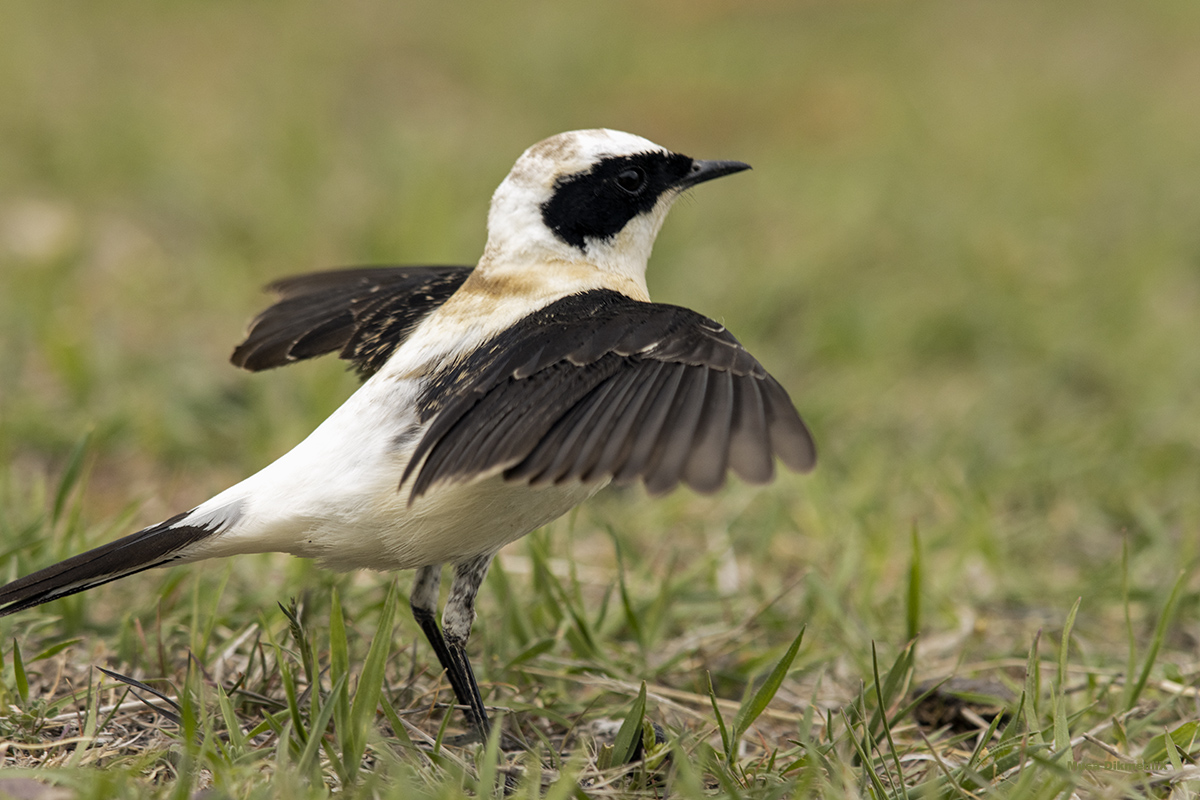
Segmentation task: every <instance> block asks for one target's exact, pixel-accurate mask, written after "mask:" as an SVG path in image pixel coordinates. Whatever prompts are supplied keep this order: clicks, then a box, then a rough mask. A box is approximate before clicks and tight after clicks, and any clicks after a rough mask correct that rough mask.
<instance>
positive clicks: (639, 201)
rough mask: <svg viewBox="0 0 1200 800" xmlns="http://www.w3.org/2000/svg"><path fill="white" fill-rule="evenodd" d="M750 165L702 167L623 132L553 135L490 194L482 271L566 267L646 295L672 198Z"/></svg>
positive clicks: (520, 160)
mask: <svg viewBox="0 0 1200 800" xmlns="http://www.w3.org/2000/svg"><path fill="white" fill-rule="evenodd" d="M744 169H749V165H748V164H743V163H742V162H740V161H698V160H696V159H693V158H690V157H688V156H685V155H680V154H679V153H672V152H671V151H669V150H667V149H665V148H663V147H660V146H659V145H657V144H655V143H654V142H651V141H649V140H647V139H643V138H642V137H640V136H634V135H633V134H629V133H622V132H621V131H613V130H607V129H596V130H583V131H569V132H567V133H560V134H558V135H557V136H551V137H550V138H549V139H546V140H544V141H541V142H538V143H537V144H535V145H533V146H532V147H530V148H529V149H528V150H526V151H525V152H524V153H523V154H522V155H521V157H520V158H518V159H517V163H516V164H515V165H513V168H512V171H511V172H509V173H508V177H506V178H505V179H504V182H503V183H501V184H500V186H499V188H497V189H496V193H495V194H494V195H493V196H492V206H491V211H490V212H489V214H488V244H487V248H486V250H485V252H484V259H483V261H482V262H481V263H480V266H481V267H483V268H487V267H489V266H492V265H495V266H499V265H501V264H521V263H524V264H528V263H546V262H548V263H555V262H563V263H564V264H568V265H583V266H586V267H590V268H593V269H599V270H601V271H603V272H606V273H611V274H612V275H614V276H616V277H618V278H621V279H626V280H633V281H634V282H635V283H636V284H638V285H640V286H641V287H643V289H644V287H645V272H646V261H647V260H648V259H649V258H650V250H651V248H652V247H653V246H654V238H655V237H656V236H657V235H658V231H659V228H661V227H662V223H663V220H664V218H665V217H666V215H667V211H668V210H669V209H670V208H671V204H672V203H674V202H675V199H676V198H677V197H679V195H680V194H681V193H682V192H683V191H684V190H685V189H688V188H690V187H692V186H695V185H696V184H697V183H702V182H704V181H707V180H711V179H712V178H718V177H720V176H722V175H729V174H731V173H734V172H740V171H742V170H744Z"/></svg>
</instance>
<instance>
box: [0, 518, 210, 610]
mask: <svg viewBox="0 0 1200 800" xmlns="http://www.w3.org/2000/svg"><path fill="white" fill-rule="evenodd" d="M188 513H190V512H186V513H183V514H179V515H177V516H174V517H172V518H171V519H169V520H166V521H165V522H160V523H159V524H157V525H151V526H150V527H149V528H145V529H143V530H140V531H138V532H137V533H134V534H130V535H129V536H125V537H123V538H121V539H117V540H116V541H115V542H109V543H108V544H105V545H101V546H100V547H97V548H95V549H94V550H89V551H87V552H86V553H80V554H79V555H77V556H73V557H71V558H68V559H67V560H66V561H60V562H58V563H57V564H53V565H51V566H49V567H46V568H45V569H43V570H39V571H38V572H34V573H32V574H30V575H26V576H25V577H24V578H20V579H18V580H15V581H13V582H12V583H10V584H7V585H6V586H0V617H3V616H5V615H8V614H12V613H15V612H17V611H22V610H24V609H26V608H32V607H33V606H37V605H41V604H42V603H48V602H50V601H51V600H57V599H58V598H60V597H66V596H68V595H72V594H75V593H76V592H82V591H84V590H85V589H91V588H92V587H94V586H100V585H101V584H104V583H108V582H109V581H115V580H116V579H117V578H124V577H125V576H126V575H132V574H134V573H136V572H141V571H142V570H147V569H152V568H153V567H161V566H164V565H166V564H168V563H170V562H171V561H174V560H175V558H177V556H175V555H174V554H176V553H177V552H178V551H179V550H180V549H182V548H184V547H186V546H188V545H190V544H192V543H194V542H198V541H200V540H201V539H203V538H205V537H206V536H210V535H212V534H213V533H215V532H216V529H213V528H205V527H196V526H190V525H180V526H178V527H173V526H174V525H175V523H176V522H179V521H180V520H181V519H183V518H184V517H186V516H187V514H188Z"/></svg>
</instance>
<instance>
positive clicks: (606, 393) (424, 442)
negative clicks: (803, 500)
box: [401, 290, 816, 498]
mask: <svg viewBox="0 0 1200 800" xmlns="http://www.w3.org/2000/svg"><path fill="white" fill-rule="evenodd" d="M417 405H418V413H419V415H420V418H421V421H422V422H428V423H429V426H428V429H427V430H426V432H425V434H424V435H423V437H422V438H421V440H420V441H419V442H418V444H417V447H416V450H415V452H414V454H413V456H412V459H411V460H410V462H409V464H408V467H407V468H406V470H405V472H404V475H403V477H402V478H401V485H402V486H403V485H404V484H405V483H406V482H407V481H408V480H409V478H412V477H414V476H415V479H414V480H413V484H412V488H411V495H410V496H411V497H412V498H416V497H420V496H421V495H422V494H424V493H425V492H426V491H428V490H429V488H430V487H432V486H433V485H434V484H436V483H439V482H442V481H455V480H468V479H470V478H471V477H473V476H475V475H478V474H483V473H488V472H495V471H502V472H503V474H504V477H505V478H506V479H508V480H510V481H522V482H527V483H531V484H534V485H544V484H548V483H560V482H563V481H567V480H599V479H602V478H605V477H611V478H613V479H614V480H616V481H618V482H629V481H633V480H638V479H640V480H641V481H643V482H644V483H645V485H646V488H647V490H649V491H650V492H652V493H655V494H661V493H664V492H667V491H670V490H671V489H673V488H674V487H675V486H677V485H678V484H679V483H681V482H682V483H686V484H688V485H690V486H691V487H692V488H694V489H696V490H697V491H701V492H712V491H715V490H716V489H718V488H720V486H721V485H722V484H723V483H724V480H725V474H726V472H727V470H728V469H732V470H733V471H734V472H735V473H736V474H737V475H739V476H740V477H741V478H743V479H745V480H747V481H751V482H755V483H760V482H763V481H766V480H769V479H770V477H771V476H772V475H773V470H774V465H773V462H774V458H775V457H776V456H778V457H779V458H780V459H781V460H782V461H783V462H784V463H785V464H787V465H788V466H789V467H791V468H792V469H795V470H800V471H803V470H807V469H810V468H811V467H812V466H813V464H814V462H815V459H816V450H815V447H814V445H813V441H812V437H811V436H810V434H809V432H808V430H807V428H805V426H804V423H803V421H801V419H800V416H799V414H797V413H796V410H795V408H794V407H793V405H792V402H791V400H790V399H789V398H788V396H787V392H786V391H784V389H783V387H781V386H780V385H779V383H778V382H777V381H775V379H774V378H772V377H771V376H770V375H768V374H767V372H766V370H765V369H763V367H762V365H761V364H759V363H758V362H757V361H756V360H755V359H754V358H753V357H752V356H751V355H750V354H749V353H747V352H746V350H745V349H744V348H743V347H742V346H741V344H739V343H738V341H737V340H736V339H735V338H734V337H733V336H732V335H731V334H730V333H729V332H728V331H726V330H725V328H724V327H723V326H721V325H719V324H718V323H716V322H714V321H712V320H710V319H707V318H705V317H703V316H701V315H700V314H697V313H695V312H693V311H689V310H687V309H684V308H679V307H677V306H669V305H661V304H656V303H643V302H639V301H636V300H632V299H630V298H628V297H626V296H624V295H621V294H619V293H617V292H613V291H608V290H597V291H589V292H584V293H581V294H577V295H572V296H570V297H566V298H563V299H562V300H558V301H556V302H554V303H551V304H550V305H549V306H547V307H546V308H543V309H541V310H539V311H537V312H535V313H533V314H531V315H529V316H528V317H526V318H525V319H523V320H521V321H520V322H518V323H517V324H516V325H514V326H513V327H512V328H510V329H509V330H507V331H505V332H503V333H501V334H499V335H497V336H496V337H494V338H493V339H492V340H490V341H488V342H486V343H485V344H484V345H483V346H482V347H480V348H479V349H478V350H477V351H476V352H475V353H472V354H471V355H469V356H467V357H465V358H463V359H461V360H460V361H458V362H456V363H455V364H452V365H450V366H448V367H447V368H445V369H443V370H442V371H441V372H439V373H438V374H436V375H435V376H433V378H432V380H431V381H430V382H429V384H428V385H427V386H426V387H425V389H424V390H423V391H422V394H421V396H420V397H419V398H418V401H417Z"/></svg>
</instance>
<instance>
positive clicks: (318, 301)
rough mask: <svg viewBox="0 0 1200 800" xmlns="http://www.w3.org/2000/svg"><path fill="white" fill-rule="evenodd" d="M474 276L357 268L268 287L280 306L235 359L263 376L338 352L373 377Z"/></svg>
mask: <svg viewBox="0 0 1200 800" xmlns="http://www.w3.org/2000/svg"><path fill="white" fill-rule="evenodd" d="M470 272H471V268H470V267H457V266H453V267H451V266H446V267H356V268H352V269H337V270H329V271H327V272H314V273H311V274H308V275H297V276H295V277H291V278H284V279H283V280H280V281H276V282H275V283H273V284H271V285H270V286H269V287H267V288H268V289H269V290H271V291H273V292H275V293H276V294H277V295H278V296H279V300H278V301H277V302H276V303H275V304H274V305H272V306H270V307H269V308H268V309H267V310H266V311H263V312H262V313H261V314H259V315H258V316H257V317H255V319H254V321H253V322H251V323H250V330H249V332H248V333H247V334H246V339H245V341H243V342H242V343H241V344H240V345H238V346H237V349H235V350H234V351H233V355H232V356H231V357H230V360H231V361H232V362H233V363H234V364H236V365H237V366H239V367H243V368H245V369H248V370H251V371H253V372H257V371H259V370H264V369H271V368H272V367H279V366H283V365H284V364H290V363H292V362H293V361H302V360H304V359H306V358H313V357H314V356H319V355H324V354H325V353H331V352H333V351H335V350H337V351H339V352H338V355H339V356H340V357H341V358H344V359H346V360H347V361H350V362H351V363H353V364H354V366H355V368H356V369H357V370H358V373H359V375H360V376H362V377H363V378H364V379H365V378H368V377H370V376H371V375H373V374H374V373H375V372H377V371H378V370H379V368H380V367H382V366H383V364H384V362H385V361H387V359H388V357H389V356H390V355H391V354H392V353H393V352H394V351H395V349H396V348H397V347H398V346H399V345H400V343H401V342H403V341H404V340H405V339H406V338H408V335H409V334H410V333H412V330H413V328H415V327H416V326H417V324H418V323H419V322H420V321H421V320H422V319H424V318H425V317H426V316H428V315H429V314H430V313H431V312H433V311H434V310H435V309H437V308H438V307H439V306H440V305H442V303H444V302H446V300H447V299H448V298H449V297H450V295H452V294H454V292H455V291H456V290H457V289H458V287H459V286H461V285H462V283H463V281H465V280H466V279H467V275H469V274H470Z"/></svg>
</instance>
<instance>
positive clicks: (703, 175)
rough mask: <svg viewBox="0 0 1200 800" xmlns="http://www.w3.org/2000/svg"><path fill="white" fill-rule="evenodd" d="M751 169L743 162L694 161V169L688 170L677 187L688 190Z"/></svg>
mask: <svg viewBox="0 0 1200 800" xmlns="http://www.w3.org/2000/svg"><path fill="white" fill-rule="evenodd" d="M745 169H750V165H749V164H746V163H744V162H741V161H695V160H694V161H692V168H691V169H690V170H688V174H687V175H685V176H683V178H681V179H680V180H679V182H678V183H676V184H675V187H676V188H678V189H688V188H691V187H692V186H695V185H696V184H697V183H704V182H705V181H711V180H712V179H713V178H720V177H721V176H722V175H732V174H733V173H735V172H741V171H742V170H745Z"/></svg>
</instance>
